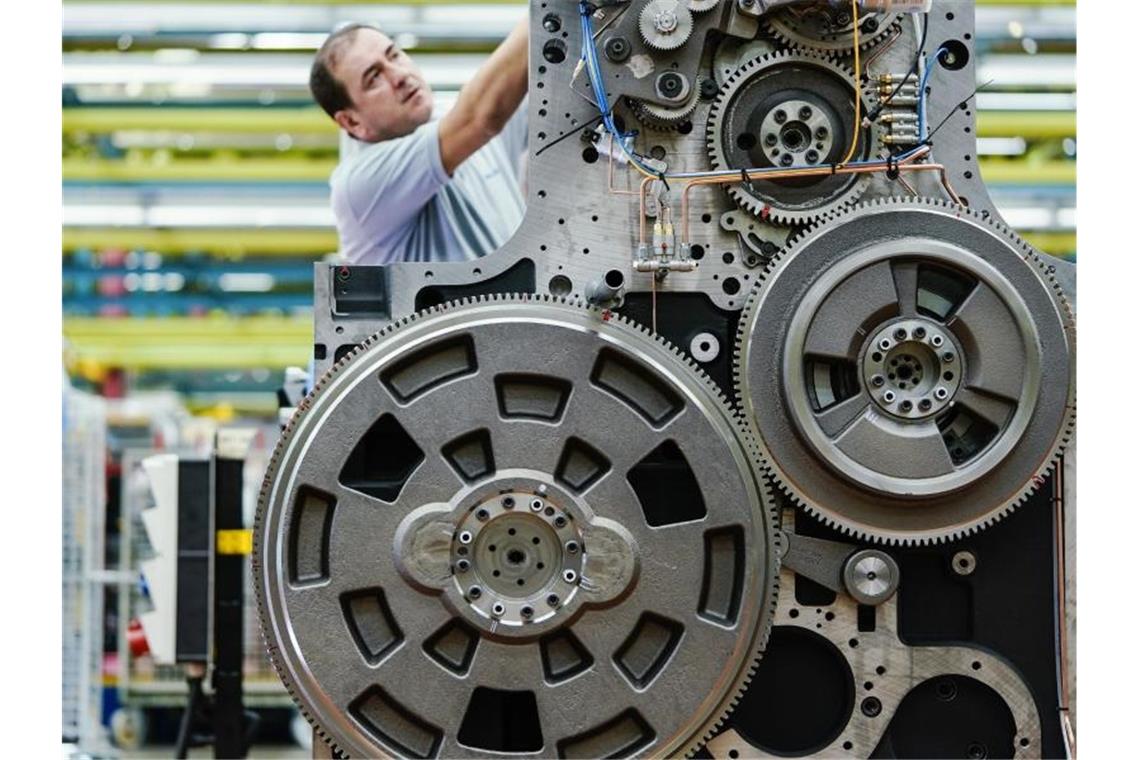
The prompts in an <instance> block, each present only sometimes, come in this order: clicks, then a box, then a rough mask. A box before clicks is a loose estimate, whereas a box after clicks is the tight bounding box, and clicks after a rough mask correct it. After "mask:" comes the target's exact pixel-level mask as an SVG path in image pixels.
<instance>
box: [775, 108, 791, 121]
mask: <svg viewBox="0 0 1140 760" xmlns="http://www.w3.org/2000/svg"><path fill="white" fill-rule="evenodd" d="M775 119H776V123H777V124H783V123H784V122H785V121H787V120H788V113H787V111H785V110H784V109H782V108H781V109H780V110H778V111H776V113H775Z"/></svg>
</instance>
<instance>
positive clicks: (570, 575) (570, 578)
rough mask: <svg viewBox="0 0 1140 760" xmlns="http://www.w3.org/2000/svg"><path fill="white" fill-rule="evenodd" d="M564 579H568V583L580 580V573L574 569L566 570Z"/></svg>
mask: <svg viewBox="0 0 1140 760" xmlns="http://www.w3.org/2000/svg"><path fill="white" fill-rule="evenodd" d="M562 580H564V581H566V582H567V583H573V582H574V581H576V580H578V573H576V572H574V571H573V570H564V571H563V572H562Z"/></svg>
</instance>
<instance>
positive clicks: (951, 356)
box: [942, 351, 954, 363]
mask: <svg viewBox="0 0 1140 760" xmlns="http://www.w3.org/2000/svg"><path fill="white" fill-rule="evenodd" d="M942 361H944V362H947V363H949V362H952V361H954V352H953V351H947V352H946V353H944V354H942Z"/></svg>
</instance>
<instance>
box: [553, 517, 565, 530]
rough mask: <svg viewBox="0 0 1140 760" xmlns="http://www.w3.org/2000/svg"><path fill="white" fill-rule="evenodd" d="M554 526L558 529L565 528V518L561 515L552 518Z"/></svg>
mask: <svg viewBox="0 0 1140 760" xmlns="http://www.w3.org/2000/svg"><path fill="white" fill-rule="evenodd" d="M554 525H555V527H558V528H562V527H565V526H566V518H565V517H564V516H562V515H558V516H557V517H555V518H554Z"/></svg>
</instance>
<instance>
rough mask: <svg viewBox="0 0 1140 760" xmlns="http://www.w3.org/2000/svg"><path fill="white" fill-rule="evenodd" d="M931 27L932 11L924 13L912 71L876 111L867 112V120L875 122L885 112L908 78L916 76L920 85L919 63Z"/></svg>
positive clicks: (916, 82) (915, 80) (915, 78)
mask: <svg viewBox="0 0 1140 760" xmlns="http://www.w3.org/2000/svg"><path fill="white" fill-rule="evenodd" d="M929 29H930V13H929V12H927V13H924V14H922V39H921V40H919V43H918V50H917V51H916V52H915V54H914V64H913V65H912V66H911V67H910V71H909V72H907V75H906V76H905V77H903V78H902V79H901V80H900V81H899V83H898V85H896V86H895V90H894V92H892V93H891V94H890V95H888V96H887V99H886V100H884V101H883V102H882V103H880V104H879V105H878V107H876V108H875V110H874V111H872V112H871V113H869V114H867V121H869V122H874V121H875V120H876V119H878V118H879V116H880V115H881V114H882V113H883V110H884V109H886V108H887V107H888V106H889V105H890V104H891V101H892V100H894V99H895V96H896V95H898V94H899V91H900V90H901V89H902V88H903V85H904V84H906V83H907V80H908V79H910V78H911V77H914V83H915V85H916V86H917V85H918V65H919V64H920V63H922V49H923V48H925V47H926V33H927V31H929ZM919 96H920V97H921V96H922V93H919Z"/></svg>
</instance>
